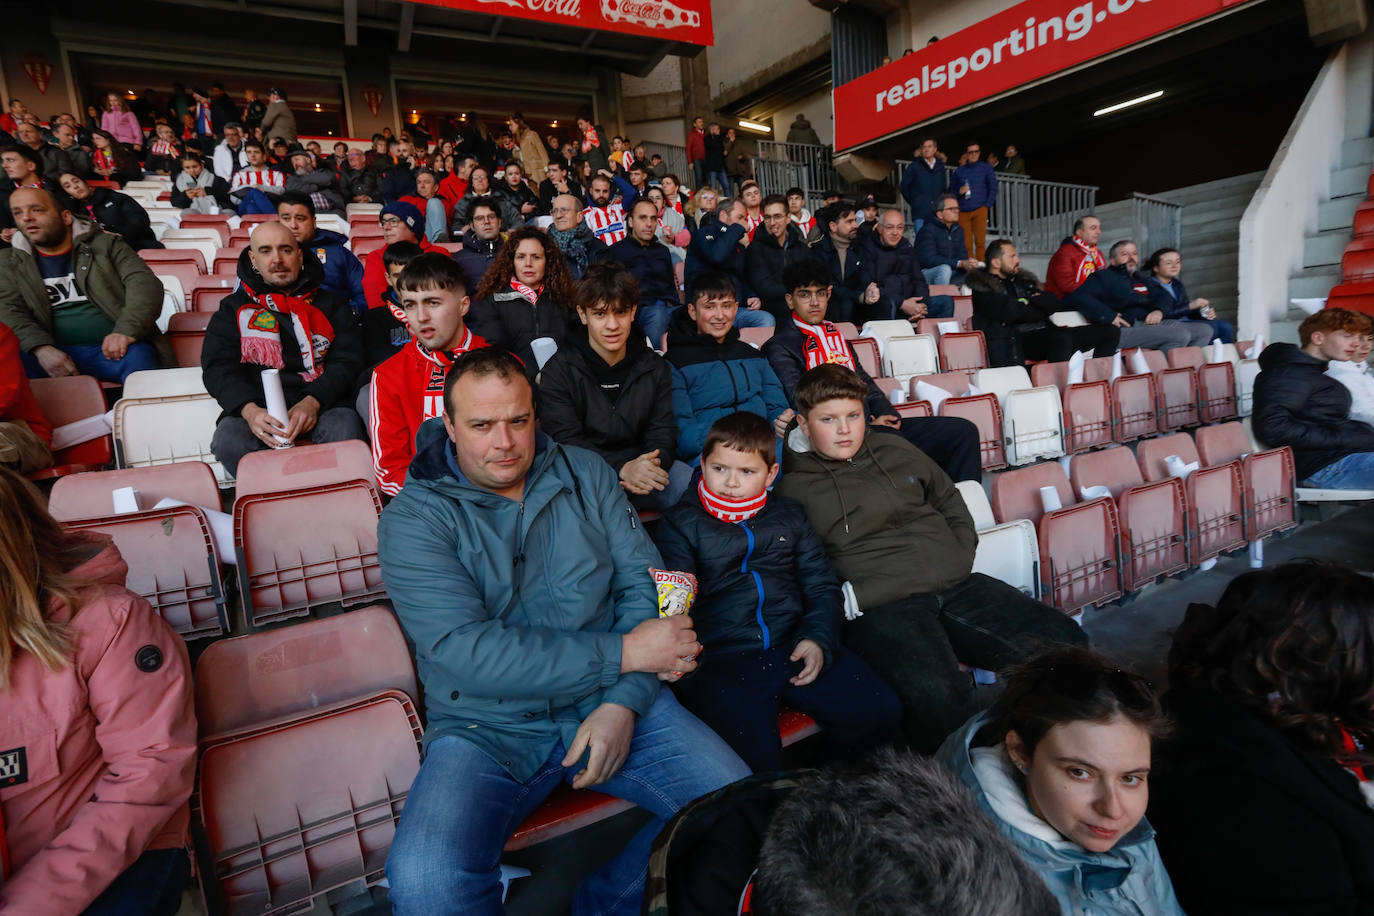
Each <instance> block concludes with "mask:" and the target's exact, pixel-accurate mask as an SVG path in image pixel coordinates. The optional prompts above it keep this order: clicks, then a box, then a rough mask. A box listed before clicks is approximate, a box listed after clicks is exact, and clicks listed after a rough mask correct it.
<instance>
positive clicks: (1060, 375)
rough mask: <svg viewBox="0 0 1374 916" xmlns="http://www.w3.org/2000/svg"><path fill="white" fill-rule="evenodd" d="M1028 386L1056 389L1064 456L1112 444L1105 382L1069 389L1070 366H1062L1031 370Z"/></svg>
mask: <svg viewBox="0 0 1374 916" xmlns="http://www.w3.org/2000/svg"><path fill="white" fill-rule="evenodd" d="M1108 362H1110V360H1108ZM1031 384H1033V385H1034V386H1036V387H1041V386H1045V385H1053V386H1054V387H1056V388H1058V389H1059V399H1060V402H1061V404H1062V405H1063V429H1064V448H1065V450H1066V451H1067V452H1069V453H1071V454H1072V453H1077V452H1086V451H1087V450H1088V449H1092V448H1101V447H1102V446H1105V445H1110V444H1111V443H1112V389H1111V385H1110V384H1109V383H1108V382H1106V381H1104V380H1098V381H1095V382H1087V381H1084V382H1076V383H1074V384H1072V385H1070V384H1069V364H1068V363H1066V362H1065V363H1039V364H1037V365H1034V366H1032V367H1031Z"/></svg>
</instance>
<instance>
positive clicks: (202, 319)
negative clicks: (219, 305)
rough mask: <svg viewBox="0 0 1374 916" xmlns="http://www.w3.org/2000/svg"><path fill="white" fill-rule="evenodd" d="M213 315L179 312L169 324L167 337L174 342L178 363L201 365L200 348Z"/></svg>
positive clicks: (173, 348) (183, 365)
mask: <svg viewBox="0 0 1374 916" xmlns="http://www.w3.org/2000/svg"><path fill="white" fill-rule="evenodd" d="M212 317H213V316H212V315H211V314H210V313H209V312H178V313H177V314H175V315H173V316H172V318H171V321H169V322H168V324H167V339H168V340H170V341H171V343H172V352H173V353H175V354H176V357H177V365H178V366H182V367H199V366H200V350H201V346H202V345H203V344H204V343H205V328H206V327H207V326H208V325H209V324H210V319H211V318H212Z"/></svg>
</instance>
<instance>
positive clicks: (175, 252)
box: [138, 248, 206, 274]
mask: <svg viewBox="0 0 1374 916" xmlns="http://www.w3.org/2000/svg"><path fill="white" fill-rule="evenodd" d="M138 256H139V257H140V258H142V259H143V261H144V263H146V264H147V265H148V266H149V267H151V268H152V270H153V273H159V268H160V266H161V265H164V264H191V265H193V266H195V267H196V269H197V272H198V273H202V274H203V273H206V270H205V256H204V255H202V254H201V253H200V251H198V250H197V249H195V248H145V249H143V250H142V251H140V252H139V253H138Z"/></svg>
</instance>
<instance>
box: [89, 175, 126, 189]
mask: <svg viewBox="0 0 1374 916" xmlns="http://www.w3.org/2000/svg"><path fill="white" fill-rule="evenodd" d="M86 184H88V185H90V186H91V187H93V188H109V189H110V190H111V191H118V190H119V182H117V181H98V180H96V179H94V178H88V179H87V180H86Z"/></svg>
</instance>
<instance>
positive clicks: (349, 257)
mask: <svg viewBox="0 0 1374 916" xmlns="http://www.w3.org/2000/svg"><path fill="white" fill-rule="evenodd" d="M347 241H348V239H346V238H345V237H344V236H342V235H340V234H339V233H337V232H330V231H329V230H328V229H317V230H316V231H315V237H314V238H313V239H311V240H310V241H309V242H307V243H305V244H304V245H302V246H301V247H302V248H308V249H309V250H311V251H313V252H315V257H316V258H318V259H319V262H320V264H321V265H322V266H323V267H324V280H322V281H321V282H320V289H327V290H329V291H330V292H333V293H337V294H338V295H339V298H341V299H347V300H348V307H349V308H351V309H352V310H353V314H355V315H362V314H364V313H366V312H367V297H366V296H364V295H363V262H362V261H359V260H358V259H357V257H356V256H354V254H353V252H351V251H349V250H348V249H347V248H345V247H344V243H345V242H347Z"/></svg>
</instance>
